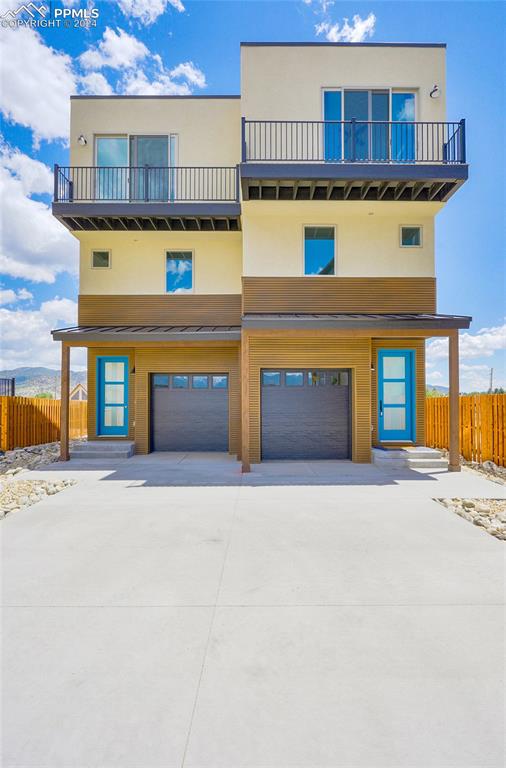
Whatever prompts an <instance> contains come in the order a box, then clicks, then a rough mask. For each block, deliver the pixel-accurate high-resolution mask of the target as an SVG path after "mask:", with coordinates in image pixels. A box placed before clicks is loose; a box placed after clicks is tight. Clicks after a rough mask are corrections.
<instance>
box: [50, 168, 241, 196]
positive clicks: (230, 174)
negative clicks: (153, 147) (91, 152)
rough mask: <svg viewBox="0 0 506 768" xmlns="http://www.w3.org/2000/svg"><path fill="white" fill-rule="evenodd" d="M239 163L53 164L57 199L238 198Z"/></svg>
mask: <svg viewBox="0 0 506 768" xmlns="http://www.w3.org/2000/svg"><path fill="white" fill-rule="evenodd" d="M238 200H239V174H238V169H237V167H235V166H234V167H217V166H213V167H192V168H189V167H174V168H155V167H153V166H148V165H146V166H142V167H116V166H115V167H112V166H111V167H97V166H79V167H77V166H74V167H68V166H60V165H55V167H54V202H55V203H73V202H93V203H94V202H137V203H138V202H142V203H182V202H195V203H201V202H236V201H238Z"/></svg>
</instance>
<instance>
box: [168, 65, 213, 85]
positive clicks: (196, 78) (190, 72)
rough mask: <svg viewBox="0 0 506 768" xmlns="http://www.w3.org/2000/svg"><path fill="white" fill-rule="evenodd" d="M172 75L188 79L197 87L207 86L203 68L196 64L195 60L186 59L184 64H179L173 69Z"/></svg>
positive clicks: (176, 77)
mask: <svg viewBox="0 0 506 768" xmlns="http://www.w3.org/2000/svg"><path fill="white" fill-rule="evenodd" d="M170 76H171V77H173V78H175V79H179V78H182V79H184V80H187V81H188V82H189V83H191V84H192V85H196V86H197V88H205V87H206V85H207V83H206V76H205V75H204V73H203V72H202V70H201V69H199V68H198V67H196V66H195V64H194V63H193V61H185V62H183V63H182V64H178V65H177V67H174V69H171V71H170Z"/></svg>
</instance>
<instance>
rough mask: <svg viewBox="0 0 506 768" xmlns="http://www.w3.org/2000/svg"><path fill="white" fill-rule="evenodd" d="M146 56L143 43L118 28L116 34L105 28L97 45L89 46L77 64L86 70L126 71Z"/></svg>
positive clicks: (147, 52) (146, 51)
mask: <svg viewBox="0 0 506 768" xmlns="http://www.w3.org/2000/svg"><path fill="white" fill-rule="evenodd" d="M148 54H149V51H148V49H147V48H146V46H145V45H144V43H143V42H141V41H140V40H138V39H137V38H136V37H134V36H133V35H129V34H128V32H125V31H124V30H123V29H120V28H119V27H118V28H117V31H116V32H115V31H114V29H111V27H106V28H105V32H104V34H103V36H102V39H101V40H100V41H99V43H98V45H96V46H91V47H90V48H88V50H86V51H85V52H84V53H82V54H81V56H79V62H80V64H81V66H82V67H83V68H84V69H87V70H88V69H102V67H110V68H111V69H128V68H132V67H134V66H135V65H136V64H137V62H139V61H142V60H143V59H145V58H146V57H147V56H148Z"/></svg>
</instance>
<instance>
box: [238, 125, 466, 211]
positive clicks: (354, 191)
mask: <svg viewBox="0 0 506 768" xmlns="http://www.w3.org/2000/svg"><path fill="white" fill-rule="evenodd" d="M467 175H468V166H467V163H466V139H465V121H464V120H461V121H460V122H454V123H434V122H431V123H427V122H379V121H376V122H372V121H367V122H365V121H364V122H362V121H359V120H349V121H323V120H246V119H245V118H243V120H242V163H241V183H242V193H243V198H244V199H245V200H277V199H279V200H385V201H387V200H394V201H395V200H419V201H438V202H444V201H446V200H447V199H448V198H449V197H450V196H451V195H452V194H453V193H454V192H455V191H456V189H458V187H459V186H460V185H461V184H463V183H464V181H465V180H466V179H467Z"/></svg>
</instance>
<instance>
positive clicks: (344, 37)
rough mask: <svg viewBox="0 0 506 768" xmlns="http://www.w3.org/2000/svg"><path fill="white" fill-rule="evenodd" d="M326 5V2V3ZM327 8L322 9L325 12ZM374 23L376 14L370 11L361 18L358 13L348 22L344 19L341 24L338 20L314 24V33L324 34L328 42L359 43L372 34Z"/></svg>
mask: <svg viewBox="0 0 506 768" xmlns="http://www.w3.org/2000/svg"><path fill="white" fill-rule="evenodd" d="M327 6H328V4H327ZM326 10H327V8H325V9H323V6H322V11H323V12H324V13H325V12H326ZM375 25H376V16H375V15H374V13H370V14H369V15H368V16H367V18H365V19H363V18H362V17H361V16H359V15H358V14H355V16H354V17H353V19H352V23H351V24H350V23H349V21H348V19H346V18H345V19H344V20H343V23H342V26H341V25H340V24H339V22H337V21H336V22H334V23H332V22H331V21H322V22H320V23H319V24H316V25H315V32H316V35H317V36H319V35H324V36H325V38H326V39H327V40H328V41H329V42H330V43H361V42H363V41H364V40H366V39H367V38H368V37H372V36H373V34H374V28H375Z"/></svg>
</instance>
